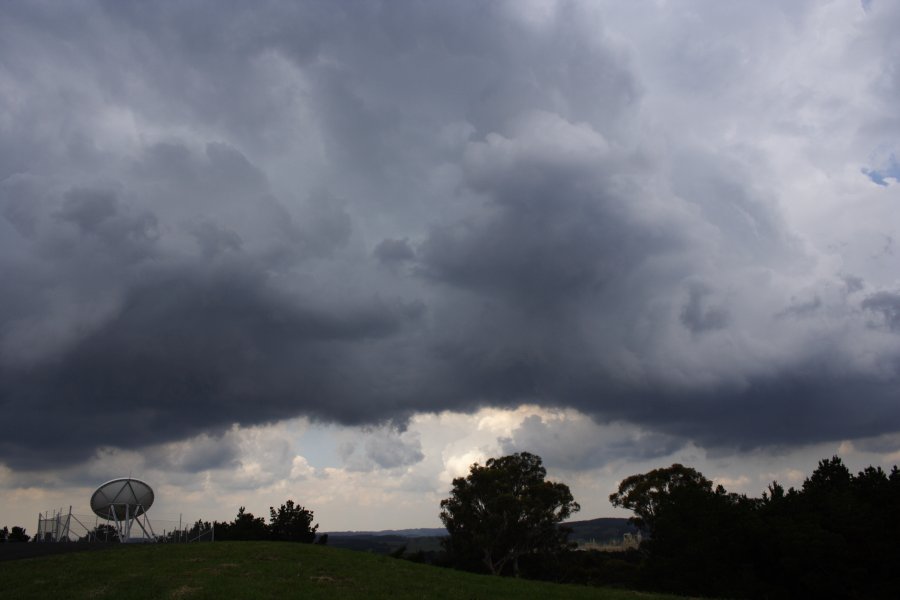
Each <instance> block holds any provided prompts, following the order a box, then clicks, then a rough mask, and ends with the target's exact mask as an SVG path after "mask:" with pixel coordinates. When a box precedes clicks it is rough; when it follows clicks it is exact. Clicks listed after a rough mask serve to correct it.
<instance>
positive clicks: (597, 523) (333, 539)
mask: <svg viewBox="0 0 900 600" xmlns="http://www.w3.org/2000/svg"><path fill="white" fill-rule="evenodd" d="M564 525H565V526H566V527H568V528H570V529H571V530H572V533H571V534H570V535H569V539H570V540H572V541H573V542H606V541H610V540H621V539H622V536H623V535H625V534H626V533H636V532H637V528H636V527H635V526H634V525H632V524H631V523H629V522H628V519H620V518H600V519H588V520H586V521H569V522H567V523H564ZM327 533H328V545H329V546H334V547H336V548H347V549H349V550H361V551H364V552H375V553H377V554H390V553H391V552H395V551H396V550H398V549H400V548H402V547H404V546H405V547H406V549H407V552H416V551H417V550H419V549H422V550H425V551H438V550H440V547H441V546H440V539H441V538H442V537H444V536H446V535H447V530H446V529H444V528H443V527H431V528H429V527H419V528H416V529H384V530H381V531H328V532H327Z"/></svg>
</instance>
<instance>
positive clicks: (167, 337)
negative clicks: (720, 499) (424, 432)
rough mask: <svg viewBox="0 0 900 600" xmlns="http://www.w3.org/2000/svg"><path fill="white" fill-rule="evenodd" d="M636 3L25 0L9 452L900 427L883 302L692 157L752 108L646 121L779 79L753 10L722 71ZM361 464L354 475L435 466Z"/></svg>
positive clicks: (10, 286)
mask: <svg viewBox="0 0 900 600" xmlns="http://www.w3.org/2000/svg"><path fill="white" fill-rule="evenodd" d="M810 6H812V4H802V5H800V4H799V3H798V4H797V5H792V7H791V8H784V9H781V8H777V9H776V8H772V7H770V8H769V9H768V10H774V11H776V13H777V14H778V15H779V19H781V21H783V22H785V23H790V24H792V27H798V28H802V27H805V21H804V15H805V14H806V11H808V10H811V9H810ZM870 8H871V11H870V13H868V14H873V15H874V13H875V12H877V11H882V12H883V13H884V14H882V16H881V17H880V18H883V19H886V20H887V21H889V22H894V21H892V20H891V19H892V18H894V17H892V14H893V13H890V14H888V13H889V12H890V11H889V9H887V8H879V4H873V5H872V6H871V7H870ZM629 10H633V9H626V8H623V7H616V6H601V5H592V4H590V3H587V4H585V5H582V4H580V3H578V2H574V1H573V2H560V3H559V4H558V5H552V4H551V5H547V6H543V5H542V4H540V3H535V4H532V3H518V2H509V3H503V2H492V3H483V2H454V3H444V4H440V5H435V4H431V3H418V2H403V3H394V2H392V3H386V4H372V3H363V2H360V3H334V2H324V1H323V2H278V1H274V0H273V1H270V2H264V3H261V4H254V6H253V7H252V8H251V7H249V6H247V5H244V4H241V3H227V2H226V3H221V2H195V3H190V4H185V3H178V2H160V3H153V4H147V3H137V2H90V1H85V2H81V3H78V4H75V5H66V6H54V5H43V4H34V3H26V2H11V3H6V4H4V6H3V8H2V9H0V15H2V18H0V57H2V58H0V90H2V92H3V93H2V94H0V98H2V100H0V273H2V278H3V294H0V409H2V411H3V414H4V415H8V416H9V419H11V420H13V421H14V422H15V423H16V426H15V427H12V428H10V430H9V433H8V434H6V435H5V436H4V438H3V439H2V440H0V461H2V462H3V463H5V464H7V465H9V466H12V467H13V468H15V469H23V468H44V467H48V466H51V465H56V464H59V463H60V462H66V461H68V462H77V461H81V460H83V459H86V458H88V457H90V456H92V455H93V454H94V453H95V452H97V450H98V449H99V448H103V447H121V448H157V447H159V445H160V444H162V443H166V442H175V441H178V440H185V439H194V438H196V436H198V435H201V436H202V435H203V434H208V435H209V436H211V437H209V438H208V440H211V441H208V443H207V442H204V444H205V445H204V444H200V446H202V448H206V450H203V449H202V448H201V450H198V451H197V452H198V454H197V455H196V456H194V457H192V458H191V457H186V458H185V459H184V460H183V461H182V462H180V463H178V465H176V466H177V468H179V469H183V470H187V471H191V470H194V469H200V468H203V466H204V465H227V464H230V463H229V461H230V460H232V458H233V456H234V454H233V452H232V451H231V450H228V448H227V443H226V442H224V441H219V442H217V441H216V440H221V439H225V438H218V437H216V436H217V435H220V434H221V433H222V432H223V431H225V430H227V429H228V428H229V427H231V426H232V425H233V424H235V423H238V424H242V425H248V424H256V423H269V422H274V421H278V420H281V419H285V418H289V417H294V416H298V415H306V416H309V417H311V418H312V419H314V420H322V421H336V422H340V423H344V424H354V425H357V424H362V425H371V424H376V423H386V422H391V423H394V424H395V425H398V426H402V423H403V421H404V419H406V418H408V417H409V416H410V415H412V414H414V413H416V412H429V411H441V410H448V409H449V410H464V411H465V410H474V409H476V408H478V407H482V406H515V405H517V404H519V403H521V402H535V403H539V404H542V405H545V406H557V407H574V408H577V409H579V410H581V411H584V412H585V413H587V414H589V415H591V416H592V417H594V418H595V419H596V420H597V421H598V422H601V423H606V422H610V421H617V422H619V421H620V422H622V423H626V424H631V425H633V426H635V427H637V428H638V429H640V430H641V431H645V432H647V433H646V436H645V437H643V438H641V439H639V440H638V439H631V438H627V439H626V438H623V439H622V440H619V441H615V440H613V441H612V442H610V444H609V445H607V446H608V447H607V449H606V450H603V449H601V448H600V446H590V447H589V448H593V450H589V451H588V450H586V451H585V452H584V453H582V454H575V455H571V456H562V455H560V456H558V457H557V458H554V459H553V460H558V462H559V463H560V464H567V465H570V466H573V468H574V467H577V466H579V465H585V464H587V462H590V461H604V460H610V459H611V458H613V457H617V456H624V455H626V454H628V453H637V454H638V455H640V456H650V455H656V454H655V453H665V452H666V451H669V450H671V449H672V448H675V447H677V446H678V444H681V443H683V442H685V441H687V440H693V441H695V442H696V443H698V444H701V445H709V446H721V447H740V448H755V447H759V446H764V445H779V444H804V443H809V442H814V441H822V440H830V439H838V438H846V437H859V436H865V437H872V436H878V435H882V434H885V435H888V434H891V433H893V432H895V431H896V430H898V429H900V423H898V418H900V411H898V410H897V409H896V408H895V403H893V402H891V398H892V394H893V390H894V389H895V388H896V385H897V383H898V372H897V367H898V365H900V362H898V358H900V351H898V350H897V349H896V348H895V347H894V346H893V345H892V344H893V340H894V337H895V333H896V330H897V329H900V327H898V326H896V324H895V323H894V321H896V320H897V312H898V309H897V306H900V303H898V302H897V298H896V295H895V294H894V292H893V291H888V290H890V289H891V288H890V285H892V284H891V283H890V282H885V281H884V280H883V279H879V278H878V277H876V276H875V274H873V272H872V269H870V268H867V267H868V266H867V265H861V266H860V265H857V264H855V263H854V264H848V265H841V266H846V268H847V269H848V270H851V271H852V272H854V273H860V276H858V277H848V276H846V275H841V272H840V271H835V272H833V273H832V272H831V270H832V269H837V268H838V267H837V266H833V265H837V264H839V262H840V261H832V260H828V259H824V258H822V255H821V253H820V252H819V251H818V249H817V248H816V247H815V246H814V245H813V244H811V243H808V242H807V241H805V240H804V239H802V238H801V236H800V235H799V234H798V233H797V232H796V231H794V229H793V228H792V223H791V222H789V219H788V216H787V215H786V213H785V211H783V210H782V206H783V205H784V203H785V202H788V201H789V200H790V199H786V198H781V197H777V195H776V193H775V192H774V191H773V190H775V188H776V186H774V185H773V183H772V179H773V177H774V175H773V172H774V170H773V168H772V167H771V166H770V165H767V164H766V161H765V160H763V159H762V158H760V157H759V156H758V154H759V152H758V148H757V147H756V146H754V145H753V143H751V142H752V140H750V141H747V142H746V143H738V142H736V141H734V139H731V140H730V141H728V142H727V143H725V142H722V143H721V144H712V143H709V142H708V141H705V140H708V139H711V138H704V137H703V134H704V132H706V131H707V130H719V129H721V130H727V131H732V129H729V127H731V125H729V124H730V123H733V122H735V121H740V119H737V118H736V117H735V116H734V114H740V113H737V112H736V113H734V114H731V113H730V112H729V111H730V110H732V109H731V108H720V109H719V110H718V112H716V111H710V114H708V115H706V114H704V115H703V118H702V119H701V118H696V119H695V120H694V121H692V122H691V123H692V124H691V125H690V126H688V125H684V124H681V123H669V122H665V123H662V124H661V123H659V121H660V120H663V121H665V119H666V118H667V115H668V113H667V109H668V105H666V103H665V102H666V100H669V99H671V98H670V96H667V95H666V94H670V95H671V97H675V100H673V101H672V104H671V107H672V108H673V110H674V109H677V110H678V111H679V112H678V114H679V115H688V116H690V115H692V114H693V112H692V109H691V108H690V106H688V107H687V108H685V105H686V104H687V105H690V104H691V103H690V102H684V101H683V96H678V94H684V93H686V92H685V89H686V86H692V87H693V86H695V85H696V86H699V89H702V90H703V93H704V94H705V95H706V96H709V97H710V98H723V100H721V102H722V106H725V105H726V104H728V102H727V101H728V99H730V98H732V96H731V95H729V94H731V93H732V90H738V91H737V92H734V94H738V95H740V94H744V93H747V90H748V88H745V87H742V84H740V81H739V80H740V79H741V78H742V77H743V78H746V80H747V81H755V80H757V79H761V80H764V79H765V78H764V69H761V68H760V61H761V60H762V59H760V58H758V57H757V56H756V55H755V54H754V53H753V52H752V51H751V50H752V48H753V47H754V46H753V45H752V44H753V43H754V42H753V40H755V39H756V37H755V36H754V35H753V32H754V31H757V30H756V29H754V27H756V26H757V25H759V24H760V23H761V21H760V18H759V17H758V14H757V13H753V14H749V13H748V14H747V15H746V16H747V19H740V20H737V21H735V20H734V19H731V18H726V17H727V15H726V14H724V13H720V12H719V10H720V9H710V10H711V11H712V12H711V13H710V17H709V18H711V19H713V20H716V23H718V24H720V25H721V27H722V28H723V29H722V31H727V32H728V35H725V34H723V35H722V36H721V38H716V39H715V40H713V42H715V43H713V42H710V43H709V44H707V46H704V45H703V44H700V42H699V41H698V40H701V39H703V40H707V41H708V38H705V37H703V32H707V31H718V30H719V29H717V28H716V27H712V26H707V25H706V24H704V23H693V22H691V23H686V22H685V23H682V24H683V25H684V29H683V30H679V32H674V33H673V32H672V31H670V30H668V29H667V30H665V31H660V32H658V33H659V36H657V37H658V38H659V40H662V42H660V41H659V40H656V39H655V37H654V35H651V34H652V28H653V27H662V25H661V24H660V23H659V22H657V20H656V19H663V17H664V16H665V15H666V14H668V13H666V10H663V9H662V8H661V9H660V11H661V12H660V13H658V14H655V15H649V16H653V17H654V18H652V19H650V18H648V20H647V22H646V24H647V27H648V28H649V29H647V30H646V31H643V34H642V35H643V36H644V37H640V36H636V37H634V38H633V39H632V38H631V37H630V33H628V31H629V30H628V28H627V27H626V29H625V31H626V33H628V34H627V35H626V34H623V33H621V32H619V31H617V30H615V27H614V26H615V23H616V21H615V19H612V18H608V15H612V16H616V15H618V12H617V11H624V12H628V11H629ZM742 10H744V9H742ZM725 12H726V13H727V11H725ZM749 12H753V11H749ZM879 14H881V13H879ZM679 19H680V20H679V22H681V21H683V19H681V17H679ZM663 20H665V19H663ZM640 21H641V22H642V23H643V22H644V19H643V18H642V19H640ZM781 21H779V22H781ZM618 22H619V23H620V24H621V22H622V21H621V20H620V21H618ZM872 23H875V22H874V21H872V22H871V23H870V22H869V21H866V22H865V23H864V25H865V27H868V28H869V29H865V31H869V32H870V33H872V34H873V35H874V36H875V37H876V38H877V39H884V40H890V39H892V38H891V34H892V33H891V30H890V28H889V27H887V28H885V27H886V26H885V25H882V24H877V25H876V24H872ZM861 27H863V25H861ZM697 28H700V29H697ZM701 30H702V31H701ZM648 31H650V32H651V33H650V34H648V33H647V32H648ZM676 34H677V35H676ZM782 34H783V31H782V29H778V30H777V31H776V33H775V34H773V35H776V36H777V35H782ZM786 39H787V38H786ZM698 44H700V45H698ZM860 44H862V42H860ZM862 46H865V47H863V48H862V49H861V50H859V51H860V52H864V51H865V48H866V47H868V46H866V45H865V44H862ZM862 46H861V47H862ZM895 46H896V44H894V45H890V52H894V50H895ZM666 47H668V48H670V49H671V53H672V56H673V57H674V58H670V59H665V55H666V52H664V50H665V48H666ZM888 54H890V53H888ZM648 56H649V57H650V58H651V59H653V60H651V61H649V62H648V59H647V57H648ZM673 61H674V62H673ZM659 65H669V66H670V67H671V69H670V71H667V72H666V74H665V75H660V72H659V71H658V68H659ZM654 66H655V67H654ZM754 78H756V79H754ZM895 79H896V78H895V77H893V76H892V75H890V74H885V75H884V78H883V81H882V84H883V86H882V87H881V88H878V87H877V86H875V87H873V90H874V91H872V92H871V93H872V94H873V97H878V98H881V97H882V96H883V95H884V94H886V93H887V92H885V91H884V90H885V89H887V90H888V91H890V90H892V89H893V87H892V86H895V84H896V81H894V80H895ZM748 85H749V84H748ZM739 92H740V93H739ZM678 99H681V103H680V104H679V102H678V101H677V100H678ZM738 100H741V99H740V98H738ZM796 102H800V100H796ZM738 104H739V106H738V105H737V104H736V105H735V106H736V108H734V110H735V111H737V110H738V108H740V110H750V109H751V108H752V106H751V107H750V108H748V107H747V105H746V104H743V103H738ZM762 104H763V105H766V106H768V104H766V103H765V102H762ZM824 104H827V102H826V103H824ZM704 106H707V105H705V104H704ZM817 106H818V105H817ZM697 110H700V109H697ZM786 112H788V111H786ZM790 114H794V113H790ZM885 118H887V117H885ZM785 119H787V117H785ZM867 123H870V122H869V121H867ZM871 123H874V121H871ZM871 123H870V125H871ZM694 127H696V129H697V132H696V135H694V133H695V132H694V131H693V130H692V128H694ZM735 127H737V126H735ZM785 127H787V125H785ZM791 127H792V128H793V129H791V131H801V130H802V127H801V125H797V124H793V125H791ZM872 127H874V125H872ZM888 129H889V128H888ZM733 131H736V132H737V133H735V134H734V135H735V136H737V139H740V136H741V135H748V134H746V132H743V130H741V129H740V128H736V129H733ZM797 135H800V133H798V134H797ZM716 139H718V138H716ZM879 139H880V138H879ZM857 174H858V172H857ZM868 185H869V187H875V186H871V185H870V184H868ZM879 189H880V188H879ZM870 224H871V228H872V231H868V230H865V229H864V228H862V227H860V231H863V233H862V234H859V235H864V236H865V237H866V238H867V239H870V240H871V239H893V237H892V236H893V235H895V234H896V232H894V231H892V230H890V228H889V227H887V225H884V224H883V223H878V222H877V221H876V220H870ZM882 229H883V230H882ZM854 233H856V232H854ZM878 236H882V237H878ZM858 267H859V268H858ZM863 276H864V277H865V290H866V293H867V294H868V295H866V296H865V298H860V297H858V296H861V294H854V292H859V291H861V290H862V289H863V283H862V282H863V279H862V277H863ZM795 299H797V300H795ZM786 316H790V317H794V318H783V317H786ZM800 317H802V318H800ZM873 325H874V326H873ZM552 427H553V426H552V425H551V424H548V423H547V422H537V421H529V422H528V425H527V427H524V426H523V429H522V430H521V431H518V432H516V434H515V435H514V436H512V437H511V438H510V440H508V445H509V447H510V448H513V447H516V448H522V449H525V448H524V445H538V446H540V445H541V444H542V443H543V442H542V441H541V440H543V439H545V438H546V439H552V438H553V435H555V434H554V432H553V431H552ZM197 439H199V438H197ZM204 439H206V438H204ZM398 440H400V441H398ZM370 442H371V443H369V445H368V446H366V447H362V446H361V447H360V448H361V450H359V451H358V452H356V451H355V454H354V453H351V454H353V456H357V455H359V457H360V459H359V460H361V461H362V462H360V464H364V465H366V468H375V466H378V467H382V468H392V467H395V466H403V465H409V464H412V463H414V462H416V461H418V460H421V448H420V447H419V446H417V445H416V444H415V443H414V442H413V441H409V440H401V439H400V438H397V439H394V438H384V439H381V438H377V439H376V438H372V440H370ZM198 443H199V442H198ZM217 443H220V444H222V449H221V452H219V451H218V450H215V448H214V446H216V444H217ZM617 444H619V445H617ZM620 446H621V447H620ZM541 447H542V448H543V447H544V446H541ZM546 452H547V453H548V454H552V448H549V447H547V448H546ZM641 452H649V453H650V454H649V455H648V454H641ZM348 456H349V455H348ZM554 456H555V455H554ZM160 460H162V459H160ZM167 460H168V459H167ZM172 460H175V459H172ZM176 462H177V461H176ZM172 464H175V462H173V463H172Z"/></svg>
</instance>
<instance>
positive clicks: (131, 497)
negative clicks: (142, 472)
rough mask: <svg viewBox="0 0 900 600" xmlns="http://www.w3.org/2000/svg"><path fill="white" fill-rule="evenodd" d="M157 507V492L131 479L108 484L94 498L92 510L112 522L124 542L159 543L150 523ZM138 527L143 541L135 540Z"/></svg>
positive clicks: (124, 478)
mask: <svg viewBox="0 0 900 600" xmlns="http://www.w3.org/2000/svg"><path fill="white" fill-rule="evenodd" d="M152 505H153V488H151V487H150V486H149V485H147V484H146V483H144V482H143V481H141V480H140V479H133V478H131V477H120V478H119V479H113V480H112V481H107V482H106V483H104V484H103V485H101V486H100V487H98V488H97V490H96V491H95V492H94V493H93V495H92V496H91V510H92V511H94V514H95V515H97V516H98V517H100V518H101V519H106V520H107V521H112V522H113V523H115V526H116V533H117V534H118V536H119V541H121V542H147V541H153V540H155V539H156V535H155V534H154V533H153V527H151V526H150V521H149V519H147V510H148V509H149V508H150V506H152ZM135 523H136V524H137V526H138V527H140V529H141V531H142V532H143V536H141V537H131V530H132V527H133V526H134V524H135Z"/></svg>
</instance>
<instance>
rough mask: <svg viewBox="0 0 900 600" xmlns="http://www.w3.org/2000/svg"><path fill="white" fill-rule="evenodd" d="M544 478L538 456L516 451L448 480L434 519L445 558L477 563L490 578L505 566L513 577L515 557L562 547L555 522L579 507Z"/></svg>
mask: <svg viewBox="0 0 900 600" xmlns="http://www.w3.org/2000/svg"><path fill="white" fill-rule="evenodd" d="M546 475H547V471H546V469H544V466H543V464H542V461H541V458H540V457H539V456H535V455H534V454H529V453H528V452H520V453H516V454H512V455H509V456H503V457H501V458H491V459H489V460H488V461H487V463H486V464H485V465H484V466H481V465H479V464H478V463H475V464H473V465H472V466H471V467H470V469H469V475H468V476H466V477H458V478H456V479H454V480H453V489H452V490H451V492H450V497H449V498H446V499H444V500H442V501H441V514H440V517H441V520H442V521H443V522H444V525H445V526H446V527H447V531H448V532H449V534H450V537H449V540H448V544H447V545H448V548H447V549H448V551H449V552H450V554H451V555H454V556H455V557H456V558H457V560H458V561H459V560H465V559H466V557H468V558H470V559H473V560H477V561H479V562H480V563H481V564H482V565H483V566H484V567H485V568H486V569H487V570H488V571H489V572H490V573H492V574H500V573H502V572H503V571H504V569H505V568H507V567H508V566H509V565H511V566H512V569H513V572H514V573H515V574H518V559H519V557H520V556H522V555H524V554H528V553H534V552H554V551H557V550H559V549H562V548H564V547H565V546H566V537H567V531H566V530H564V529H563V528H561V527H560V526H559V523H560V522H562V521H563V520H565V519H566V518H568V517H569V516H570V515H571V514H572V513H574V512H576V511H578V510H579V509H580V506H579V505H578V503H577V502H575V500H574V498H573V497H572V493H571V492H570V491H569V487H568V486H567V485H565V484H563V483H555V482H551V481H546V479H545V478H546Z"/></svg>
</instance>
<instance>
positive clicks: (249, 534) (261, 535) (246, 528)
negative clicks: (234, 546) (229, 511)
mask: <svg viewBox="0 0 900 600" xmlns="http://www.w3.org/2000/svg"><path fill="white" fill-rule="evenodd" d="M227 531H228V539H229V540H265V539H267V538H268V537H269V528H268V527H267V526H266V522H265V520H264V519H263V518H262V517H257V516H254V515H253V513H251V512H247V509H246V508H244V507H243V506H242V507H240V508H239V509H238V513H237V516H236V517H235V519H234V521H232V522H231V524H230V525H229V526H228V528H227Z"/></svg>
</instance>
